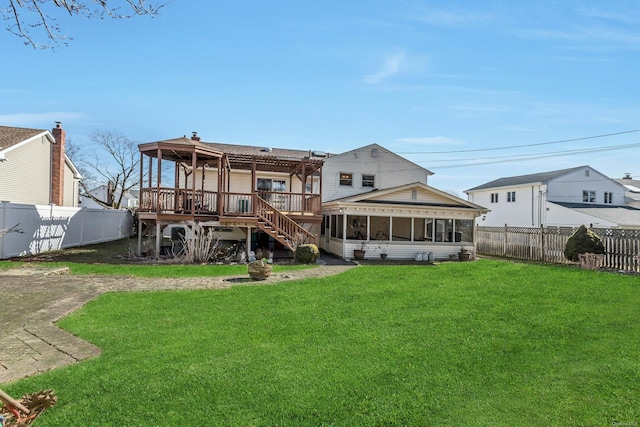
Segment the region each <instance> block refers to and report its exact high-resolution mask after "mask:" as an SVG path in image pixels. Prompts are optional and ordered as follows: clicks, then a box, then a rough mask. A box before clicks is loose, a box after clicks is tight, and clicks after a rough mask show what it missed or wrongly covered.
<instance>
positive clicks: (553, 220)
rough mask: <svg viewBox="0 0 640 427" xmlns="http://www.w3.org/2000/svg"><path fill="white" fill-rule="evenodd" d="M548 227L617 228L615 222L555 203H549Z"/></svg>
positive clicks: (546, 223)
mask: <svg viewBox="0 0 640 427" xmlns="http://www.w3.org/2000/svg"><path fill="white" fill-rule="evenodd" d="M544 225H545V226H547V227H580V226H581V225H586V226H588V227H589V226H591V225H593V226H594V227H599V228H608V227H617V226H618V224H616V223H615V222H611V221H607V220H606V219H602V218H598V217H595V216H593V215H589V214H586V213H584V212H578V211H576V210H574V209H569V208H565V207H564V206H560V205H556V204H554V203H547V208H546V222H545V223H544Z"/></svg>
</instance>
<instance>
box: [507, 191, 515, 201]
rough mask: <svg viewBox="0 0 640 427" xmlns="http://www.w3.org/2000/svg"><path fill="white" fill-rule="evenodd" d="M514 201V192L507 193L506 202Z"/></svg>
mask: <svg viewBox="0 0 640 427" xmlns="http://www.w3.org/2000/svg"><path fill="white" fill-rule="evenodd" d="M515 201H516V192H515V191H507V202H509V203H511V202H515Z"/></svg>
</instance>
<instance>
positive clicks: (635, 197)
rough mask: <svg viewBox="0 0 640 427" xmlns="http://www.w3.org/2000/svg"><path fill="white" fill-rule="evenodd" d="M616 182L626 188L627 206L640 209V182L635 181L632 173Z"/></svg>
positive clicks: (625, 199) (625, 198)
mask: <svg viewBox="0 0 640 427" xmlns="http://www.w3.org/2000/svg"><path fill="white" fill-rule="evenodd" d="M616 182H618V183H619V184H622V186H623V187H624V202H625V204H626V205H627V206H631V207H633V208H639V209H640V181H638V180H637V179H633V178H632V177H631V174H630V173H627V174H625V176H624V177H623V178H622V179H616Z"/></svg>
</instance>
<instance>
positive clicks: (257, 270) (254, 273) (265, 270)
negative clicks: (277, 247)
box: [248, 260, 272, 280]
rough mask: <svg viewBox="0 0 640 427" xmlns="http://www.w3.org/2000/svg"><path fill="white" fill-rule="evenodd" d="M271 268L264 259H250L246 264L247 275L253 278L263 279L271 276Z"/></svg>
mask: <svg viewBox="0 0 640 427" xmlns="http://www.w3.org/2000/svg"><path fill="white" fill-rule="evenodd" d="M271 268H272V267H271V265H269V264H267V263H266V262H264V261H261V260H257V261H252V262H250V263H249V264H248V269H249V277H251V278H252V279H253V280H265V279H266V278H267V277H269V276H271Z"/></svg>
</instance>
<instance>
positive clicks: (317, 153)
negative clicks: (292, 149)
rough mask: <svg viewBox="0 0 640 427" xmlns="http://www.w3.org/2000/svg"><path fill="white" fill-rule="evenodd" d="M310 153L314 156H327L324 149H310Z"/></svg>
mask: <svg viewBox="0 0 640 427" xmlns="http://www.w3.org/2000/svg"><path fill="white" fill-rule="evenodd" d="M311 155H312V156H315V157H327V153H325V152H324V151H312V152H311Z"/></svg>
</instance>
